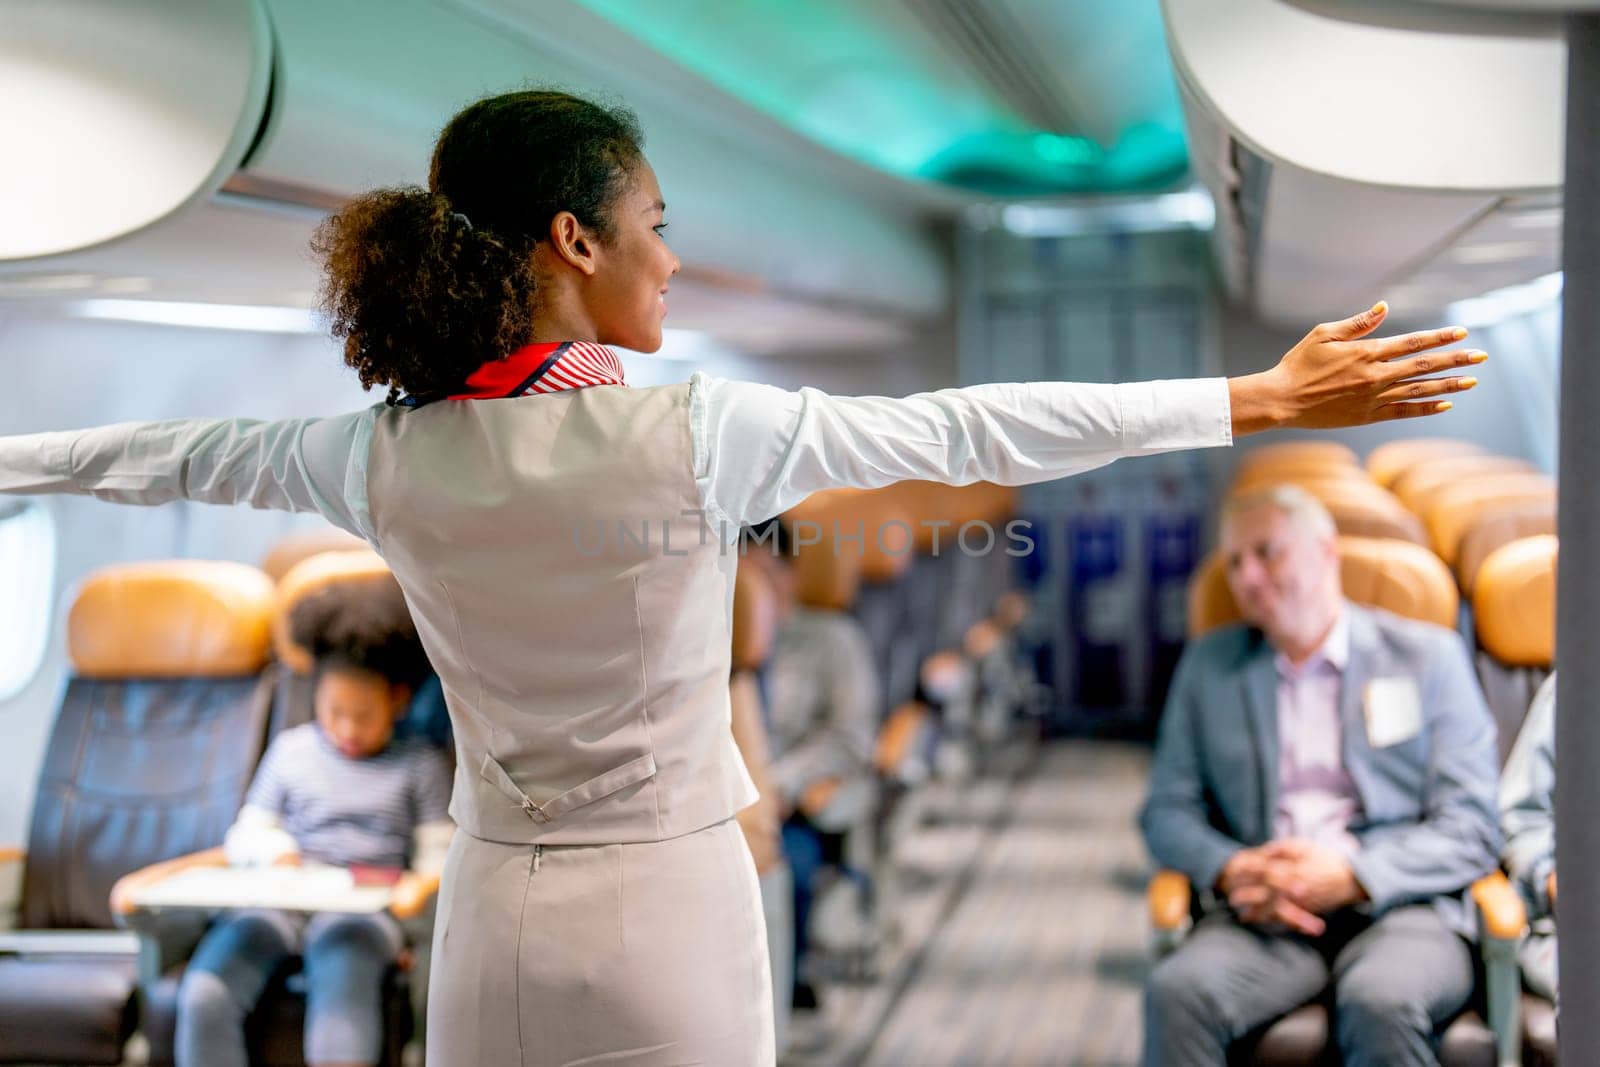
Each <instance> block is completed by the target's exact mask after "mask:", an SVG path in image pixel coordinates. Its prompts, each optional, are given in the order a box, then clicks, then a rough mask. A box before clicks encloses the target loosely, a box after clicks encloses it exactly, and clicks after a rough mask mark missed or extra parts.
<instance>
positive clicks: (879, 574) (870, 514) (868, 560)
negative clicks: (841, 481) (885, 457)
mask: <svg viewBox="0 0 1600 1067" xmlns="http://www.w3.org/2000/svg"><path fill="white" fill-rule="evenodd" d="M898 488H899V486H889V487H888V488H886V489H875V490H861V489H829V490H825V491H823V492H820V493H813V494H811V495H810V496H808V497H806V499H805V500H803V501H801V502H800V503H799V504H797V505H795V506H794V507H792V508H790V509H789V510H788V511H786V512H784V514H783V518H784V521H785V522H787V523H788V524H789V529H790V532H791V533H796V532H797V525H798V524H799V523H814V524H815V526H814V527H812V528H810V529H806V530H805V531H804V532H805V535H806V536H807V537H808V538H809V537H812V536H815V535H817V533H818V532H819V531H820V533H821V537H822V543H821V544H820V545H818V546H815V547H816V548H818V549H820V548H822V547H823V546H828V547H829V549H830V550H832V549H833V548H834V547H835V546H836V547H837V551H838V552H839V554H840V555H851V556H854V557H855V558H856V561H857V564H856V566H857V570H858V571H859V576H858V577H859V580H861V581H869V582H886V581H891V580H893V579H895V578H897V577H899V576H900V575H902V574H904V573H905V572H906V570H907V569H908V568H909V567H910V566H911V563H912V557H913V556H914V555H915V554H916V547H915V541H916V537H917V517H916V515H915V514H914V513H913V512H912V511H911V510H909V509H908V508H906V507H905V506H904V504H903V503H902V502H901V499H900V497H899V496H897V495H896V494H895V492H894V491H895V490H896V489H898ZM836 524H837V525H836ZM858 534H859V535H860V540H859V541H857V540H856V537H857V535H858ZM800 551H801V552H802V553H804V552H806V551H808V549H807V548H801V549H800ZM805 595H806V594H805V593H804V592H802V593H801V599H802V601H803V600H804V598H805ZM850 595H851V598H852V599H854V593H851V594H850Z"/></svg>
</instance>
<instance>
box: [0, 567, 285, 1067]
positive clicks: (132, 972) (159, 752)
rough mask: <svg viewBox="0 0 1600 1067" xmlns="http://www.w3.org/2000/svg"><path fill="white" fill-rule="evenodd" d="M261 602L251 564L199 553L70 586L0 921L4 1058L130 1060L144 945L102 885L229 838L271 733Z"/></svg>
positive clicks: (264, 581) (264, 589)
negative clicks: (61, 689)
mask: <svg viewBox="0 0 1600 1067" xmlns="http://www.w3.org/2000/svg"><path fill="white" fill-rule="evenodd" d="M271 601H272V583H271V581H270V580H269V579H268V578H267V576H266V575H264V574H263V573H261V572H260V571H258V570H256V569H255V568H254V567H249V566H246V565H244V564H240V563H220V562H202V561H194V560H186V561H176V562H165V563H143V564H129V565H124V566H116V567H111V568H107V569H105V570H102V571H98V572H96V573H94V574H92V575H90V576H89V577H88V578H87V579H86V580H85V581H84V583H83V585H82V586H81V588H80V589H79V591H78V594H77V596H76V598H75V600H74V603H73V605H72V609H71V612H70V614H69V616H68V620H67V630H68V633H67V647H68V654H69V656H70V658H71V662H72V676H71V678H70V680H69V681H68V683H67V688H66V691H65V693H64V694H63V696H62V698H61V706H60V709H59V711H58V712H57V715H56V722H55V726H54V728H53V730H52V732H51V736H50V742H49V747H48V749H47V750H46V753H45V759H44V766H43V770H42V773H41V776H40V781H39V788H38V794H37V797H36V799H35V802H34V810H33V825H32V829H31V832H30V836H29V850H28V852H27V853H26V857H25V860H24V863H25V871H24V876H23V889H22V900H21V915H20V926H21V930H20V931H19V932H15V933H9V934H0V1063H67V1064H116V1063H121V1062H122V1061H123V1057H124V1051H125V1049H124V1046H125V1045H127V1044H128V1043H129V1040H130V1038H131V1037H132V1036H133V1035H134V1031H135V1022H136V1019H137V1004H136V997H135V991H136V989H137V988H138V985H139V981H140V973H139V971H140V965H141V962H148V961H150V960H151V959H153V956H151V955H146V956H145V957H144V960H143V961H141V956H140V951H139V943H138V941H137V940H136V939H135V937H134V935H132V934H129V933H123V932H120V931H115V930H113V929H112V927H113V915H112V908H111V894H112V886H113V884H114V883H116V882H117V880H118V879H120V878H122V877H123V876H124V875H126V874H128V873H129V872H131V871H134V870H136V869H138V868H141V867H145V866H147V865H149V864H153V863H156V862H158V861H161V860H166V859H169V858H171V857H175V856H179V855H182V854H184V853H191V852H195V851H197V850H200V849H206V848H210V847H212V846H218V845H220V844H221V843H222V837H223V834H224V833H225V832H226V831H227V829H228V826H229V825H230V824H231V823H232V822H233V819H234V816H235V815H236V814H237V813H238V810H239V805H240V803H241V802H242V801H243V799H244V793H245V790H246V788H247V787H248V786H249V783H250V777H251V774H252V773H253V772H254V770H255V766H256V762H257V761H258V760H259V759H260V757H261V752H262V747H263V743H264V739H265V736H266V727H267V712H268V705H269V699H270V693H269V691H268V689H267V687H266V686H265V685H264V684H263V682H262V680H261V676H260V672H261V669H262V667H263V666H264V665H265V664H266V661H267V652H268V647H269V628H268V619H269V613H270V609H271ZM172 933H173V935H174V936H177V937H180V938H181V937H183V936H184V935H185V933H187V934H189V935H190V936H193V935H197V934H198V930H192V931H182V930H178V931H172ZM145 977H146V978H148V977H150V975H148V974H147V975H145ZM135 1051H137V1050H135Z"/></svg>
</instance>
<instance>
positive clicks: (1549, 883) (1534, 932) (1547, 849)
mask: <svg viewBox="0 0 1600 1067" xmlns="http://www.w3.org/2000/svg"><path fill="white" fill-rule="evenodd" d="M1500 773H1501V779H1500V826H1501V828H1502V829H1504V830H1505V835H1506V846H1505V852H1504V857H1505V861H1506V869H1507V870H1508V871H1510V872H1511V880H1512V881H1513V882H1515V883H1516V886H1517V889H1518V890H1519V891H1520V892H1521V893H1522V897H1523V900H1524V902H1525V903H1526V904H1527V906H1528V921H1529V923H1530V924H1531V927H1532V929H1531V932H1530V933H1529V935H1528V938H1527V940H1526V941H1524V942H1523V943H1522V951H1521V954H1520V958H1521V963H1522V980H1523V982H1524V983H1525V984H1526V985H1527V987H1528V988H1529V989H1531V990H1532V991H1533V992H1535V993H1537V994H1539V995H1540V996H1542V997H1544V998H1545V999H1546V1000H1555V999H1556V990H1557V982H1556V978H1557V976H1556V676H1555V675H1553V674H1552V675H1551V676H1550V677H1549V678H1547V679H1546V680H1545V683H1544V685H1542V686H1540V687H1539V692H1538V693H1537V694H1535V695H1534V698H1533V703H1532V704H1531V705H1529V707H1528V717H1527V719H1526V720H1524V721H1523V724H1522V732H1521V733H1519V734H1518V735H1517V743H1516V745H1515V746H1514V747H1513V748H1512V749H1511V756H1510V758H1508V759H1507V760H1506V765H1505V769H1504V770H1502V771H1501V772H1500Z"/></svg>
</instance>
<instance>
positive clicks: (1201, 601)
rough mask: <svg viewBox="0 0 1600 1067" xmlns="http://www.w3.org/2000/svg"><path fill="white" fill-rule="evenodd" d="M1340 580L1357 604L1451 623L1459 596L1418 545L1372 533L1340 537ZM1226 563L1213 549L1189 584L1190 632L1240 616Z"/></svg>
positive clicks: (1444, 572) (1437, 564)
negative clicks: (1365, 535)
mask: <svg viewBox="0 0 1600 1067" xmlns="http://www.w3.org/2000/svg"><path fill="white" fill-rule="evenodd" d="M1339 580H1340V584H1341V585H1343V587H1344V595H1345V596H1347V597H1349V598H1350V599H1351V600H1353V601H1355V602H1356V603H1357V604H1365V605H1367V606H1369V607H1375V608H1382V609H1383V610H1385V611H1392V612H1394V613H1395V614H1396V615H1405V616H1407V617H1409V618H1413V619H1422V620H1424V621H1426V622H1434V623H1438V624H1439V625H1441V626H1454V625H1455V622H1456V611H1457V609H1458V607H1459V606H1460V599H1459V597H1458V596H1457V594H1456V583H1455V580H1454V579H1453V578H1451V576H1450V571H1449V570H1448V569H1447V568H1446V567H1445V565H1444V564H1443V563H1442V562H1440V561H1439V558H1438V557H1437V556H1435V555H1434V554H1433V553H1432V552H1429V551H1428V550H1427V549H1426V548H1423V547H1422V546H1421V545H1416V544H1412V543H1411V542H1409V541H1396V540H1391V539H1388V538H1377V537H1340V538H1339ZM1239 618H1240V616H1239V607H1238V605H1237V604H1235V603H1234V601H1233V593H1232V591H1231V590H1229V588H1228V574H1227V568H1226V566H1225V564H1224V561H1223V559H1222V557H1221V555H1220V554H1218V553H1215V552H1213V553H1212V554H1211V555H1210V556H1209V557H1207V558H1206V560H1205V562H1204V563H1202V564H1201V565H1200V569H1199V570H1198V571H1196V572H1195V576H1194V578H1193V579H1192V580H1191V582H1190V584H1189V636H1190V637H1198V636H1200V635H1201V634H1203V633H1206V632H1207V631H1209V630H1214V629H1216V628H1217V627H1219V626H1226V625H1227V624H1229V623H1232V622H1237V621H1239Z"/></svg>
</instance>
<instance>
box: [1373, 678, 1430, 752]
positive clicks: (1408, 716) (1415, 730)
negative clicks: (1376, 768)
mask: <svg viewBox="0 0 1600 1067" xmlns="http://www.w3.org/2000/svg"><path fill="white" fill-rule="evenodd" d="M1363 703H1364V710H1365V711H1366V717H1367V743H1368V744H1370V745H1371V746H1372V747H1373V748H1388V747H1389V746H1390V745H1398V744H1400V742H1402V741H1409V740H1411V739H1412V738H1413V737H1416V736H1417V734H1419V733H1421V732H1422V697H1421V694H1419V693H1418V692H1417V683H1416V682H1415V681H1413V680H1412V679H1410V678H1374V679H1373V680H1372V681H1370V682H1368V683H1367V688H1366V692H1365V694H1364V702H1363Z"/></svg>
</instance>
